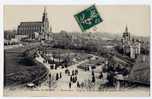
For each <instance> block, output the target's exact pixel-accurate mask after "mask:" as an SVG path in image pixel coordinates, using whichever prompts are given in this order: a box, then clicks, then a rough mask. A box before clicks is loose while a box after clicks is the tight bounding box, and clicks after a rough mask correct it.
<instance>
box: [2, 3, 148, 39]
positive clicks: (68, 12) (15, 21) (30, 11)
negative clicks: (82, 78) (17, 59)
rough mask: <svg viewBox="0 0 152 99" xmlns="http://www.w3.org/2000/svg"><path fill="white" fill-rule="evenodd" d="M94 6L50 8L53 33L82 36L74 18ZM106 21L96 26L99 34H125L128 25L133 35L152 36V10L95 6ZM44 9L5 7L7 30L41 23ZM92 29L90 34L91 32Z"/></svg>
mask: <svg viewBox="0 0 152 99" xmlns="http://www.w3.org/2000/svg"><path fill="white" fill-rule="evenodd" d="M89 6H91V5H47V6H45V7H46V8H47V13H48V18H49V22H50V26H51V28H52V31H53V32H60V31H61V30H65V31H68V32H81V29H80V27H79V26H78V24H77V22H76V20H75V18H74V15H75V14H77V13H78V12H81V11H82V10H84V9H86V8H88V7H89ZM96 7H97V10H98V12H99V14H100V16H101V17H102V19H103V20H104V21H103V22H102V23H100V24H98V25H96V31H97V32H109V33H122V32H124V30H125V27H126V25H127V26H128V30H129V32H130V33H131V34H133V35H138V36H149V35H150V7H149V6H146V5H96ZM43 11H44V5H42V6H41V5H5V6H4V30H10V29H17V26H18V25H19V24H20V22H26V21H41V20H42V14H43ZM92 31H93V28H92V29H89V30H87V32H92Z"/></svg>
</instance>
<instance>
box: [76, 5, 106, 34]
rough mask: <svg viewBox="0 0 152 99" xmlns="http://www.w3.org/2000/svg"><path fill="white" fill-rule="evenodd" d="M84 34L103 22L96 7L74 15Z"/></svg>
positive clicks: (93, 6)
mask: <svg viewBox="0 0 152 99" xmlns="http://www.w3.org/2000/svg"><path fill="white" fill-rule="evenodd" d="M74 17H75V19H76V21H77V23H78V25H79V26H80V28H81V30H82V32H83V31H85V30H88V29H90V28H91V27H93V26H95V25H97V24H99V23H101V22H102V21H103V20H102V18H101V17H100V15H99V13H98V11H97V9H96V6H95V5H92V6H90V7H89V8H87V9H85V10H83V11H81V12H79V13H77V14H75V15H74Z"/></svg>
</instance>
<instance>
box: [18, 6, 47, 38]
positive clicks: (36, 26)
mask: <svg viewBox="0 0 152 99" xmlns="http://www.w3.org/2000/svg"><path fill="white" fill-rule="evenodd" d="M35 33H38V34H40V35H43V37H44V36H45V35H47V34H48V33H49V20H48V17H47V11H46V8H44V12H43V16H42V21H36V22H34V21H33V22H20V25H18V28H17V34H18V35H27V36H28V37H29V38H31V39H33V38H34V37H35Z"/></svg>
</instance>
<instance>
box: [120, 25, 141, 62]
mask: <svg viewBox="0 0 152 99" xmlns="http://www.w3.org/2000/svg"><path fill="white" fill-rule="evenodd" d="M121 42H122V47H123V53H124V54H129V56H130V58H132V59H135V58H136V57H137V56H138V55H140V53H141V42H140V41H139V40H138V39H136V40H135V39H134V38H132V39H131V36H130V32H128V27H127V26H126V28H125V32H124V33H123V35H122V39H121Z"/></svg>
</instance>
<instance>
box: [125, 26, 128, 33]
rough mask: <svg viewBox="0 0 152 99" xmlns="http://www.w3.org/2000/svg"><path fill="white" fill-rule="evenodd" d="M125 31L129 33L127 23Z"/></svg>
mask: <svg viewBox="0 0 152 99" xmlns="http://www.w3.org/2000/svg"><path fill="white" fill-rule="evenodd" d="M125 32H126V33H128V27H127V25H126V28H125Z"/></svg>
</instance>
